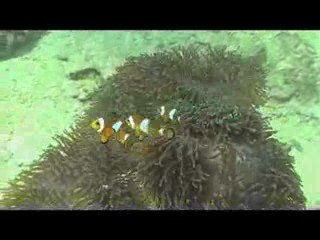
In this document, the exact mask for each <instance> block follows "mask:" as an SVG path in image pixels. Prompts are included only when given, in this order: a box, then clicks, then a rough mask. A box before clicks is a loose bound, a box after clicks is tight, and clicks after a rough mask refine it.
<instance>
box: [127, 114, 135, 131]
mask: <svg viewBox="0 0 320 240" xmlns="http://www.w3.org/2000/svg"><path fill="white" fill-rule="evenodd" d="M128 120H129V125H130V127H131V128H133V129H134V128H135V127H136V124H135V122H134V119H133V117H132V116H131V115H130V116H129V118H128Z"/></svg>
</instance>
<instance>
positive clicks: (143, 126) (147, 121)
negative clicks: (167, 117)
mask: <svg viewBox="0 0 320 240" xmlns="http://www.w3.org/2000/svg"><path fill="white" fill-rule="evenodd" d="M149 124H150V119H148V118H145V119H143V120H142V121H141V124H140V129H141V131H143V132H144V133H148V131H149Z"/></svg>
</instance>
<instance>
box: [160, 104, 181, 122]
mask: <svg viewBox="0 0 320 240" xmlns="http://www.w3.org/2000/svg"><path fill="white" fill-rule="evenodd" d="M176 112H177V109H175V108H174V109H171V110H170V111H169V112H167V111H166V108H165V106H161V107H160V116H161V118H162V119H163V120H164V121H165V122H173V123H180V122H181V117H180V116H177V114H176Z"/></svg>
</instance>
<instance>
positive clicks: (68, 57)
mask: <svg viewBox="0 0 320 240" xmlns="http://www.w3.org/2000/svg"><path fill="white" fill-rule="evenodd" d="M197 41H198V42H205V43H209V44H211V45H221V44H225V45H227V47H228V48H229V49H232V50H238V51H240V52H242V53H243V54H245V55H249V54H254V53H255V52H257V51H258V50H259V49H261V48H262V47H265V48H266V50H267V62H266V65H265V68H266V69H267V72H268V75H267V85H268V87H269V92H270V95H271V97H270V100H269V102H268V104H267V105H266V106H265V107H263V108H262V109H261V110H262V112H263V113H264V114H265V115H267V116H270V117H271V119H272V120H271V125H272V127H273V128H274V129H276V130H277V131H278V133H277V134H276V135H275V137H277V138H278V139H279V140H281V141H283V142H287V143H289V144H291V145H292V151H291V154H292V155H293V156H294V157H295V159H296V170H297V172H298V173H299V174H300V176H301V179H302V182H303V190H304V193H305V195H306V197H307V199H308V205H309V206H313V205H319V204H320V184H318V182H320V179H319V178H320V177H319V176H320V170H319V169H320V158H319V156H318V154H319V153H320V150H319V146H320V127H319V125H320V124H319V123H320V120H319V119H320V103H319V102H318V97H320V95H319V94H318V93H319V91H318V90H319V89H320V87H319V84H320V79H319V76H320V74H319V73H320V72H319V71H320V60H319V52H320V32H316V31H314V32H312V31H290V32H285V31H283V32H278V31H250V32H248V31H233V32H226V31H218V32H214V31H51V32H50V33H49V34H47V35H45V36H44V37H43V38H42V39H41V40H40V41H39V42H38V44H37V45H36V47H34V48H33V49H32V50H31V51H29V52H28V53H26V54H24V55H23V56H20V57H15V58H9V59H6V60H2V61H0V81H1V85H0V86H1V88H0V188H1V189H3V188H5V187H6V186H7V182H8V181H9V180H10V179H13V178H14V177H15V176H16V175H17V174H18V173H19V172H20V171H21V170H22V169H23V168H25V167H27V166H28V164H30V163H31V161H33V160H35V159H37V158H38V156H39V154H41V153H42V151H43V149H44V148H46V147H47V146H48V144H50V143H52V136H54V135H55V134H60V133H62V131H63V130H64V129H65V128H68V127H69V126H70V125H72V124H73V119H74V117H75V116H76V115H78V114H81V113H82V112H83V110H84V109H85V108H86V107H87V106H88V103H86V102H83V101H82V98H81V96H85V95H86V94H88V93H90V92H92V91H94V90H95V89H96V88H97V82H96V80H94V79H87V80H84V81H78V82H76V81H70V79H68V77H67V76H68V74H69V73H70V72H74V71H77V70H79V69H84V68H87V67H94V68H96V69H99V70H100V71H101V73H102V75H103V76H104V77H107V76H109V75H111V74H113V73H114V72H115V68H116V67H117V66H119V65H121V64H122V63H123V62H124V60H125V58H127V57H129V56H136V55H139V54H141V53H150V52H154V51H157V50H161V49H165V48H167V47H171V46H176V45H180V44H182V45H186V44H188V43H192V42H197ZM290 96H291V97H290Z"/></svg>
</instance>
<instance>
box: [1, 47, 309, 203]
mask: <svg viewBox="0 0 320 240" xmlns="http://www.w3.org/2000/svg"><path fill="white" fill-rule="evenodd" d="M264 57H265V52H264V51H263V50H262V51H260V52H259V54H257V55H256V56H251V57H243V56H241V55H239V54H237V53H236V52H230V51H227V50H226V48H225V47H216V48H211V47H210V46H208V45H204V44H197V45H192V46H190V47H187V48H182V47H177V48H174V49H171V50H166V51H162V52H157V53H154V54H151V55H141V56H138V57H131V58H128V59H127V61H126V62H125V63H124V64H123V65H122V66H120V67H118V68H117V72H116V74H114V75H112V76H111V77H110V79H108V80H109V81H107V82H106V83H105V85H103V86H102V87H101V91H100V92H99V93H97V95H96V96H95V100H94V103H93V106H92V107H91V108H90V109H89V110H88V111H87V112H86V114H85V116H84V117H82V118H81V119H79V120H78V121H77V125H76V127H75V128H73V129H72V130H71V131H70V132H66V133H65V134H64V135H63V136H57V137H56V141H57V142H58V146H56V147H53V146H50V147H49V148H48V149H47V150H46V151H45V152H44V153H43V155H42V156H41V158H40V159H39V160H38V161H36V162H34V163H33V164H32V165H31V166H30V168H29V169H28V170H25V171H23V172H22V173H21V174H20V175H19V176H18V177H17V178H16V179H15V180H14V181H12V182H11V183H10V188H8V189H7V190H6V192H4V194H3V199H2V200H0V205H2V206H5V207H8V208H13V209H21V208H29V209H30V208H32V209H34V208H37V209H38V208H45V209H47V208H50V209H57V208H63V209H119V208H120V209H128V208H134V209H148V208H157V209H170V208H171V209H172V208H174V209H302V208H304V207H305V198H304V196H303V193H302V191H301V188H300V187H301V186H300V179H299V176H298V175H297V174H296V172H295V171H294V168H293V158H292V157H291V156H289V155H288V149H287V147H286V146H283V145H282V144H280V143H279V142H278V141H277V140H275V139H273V138H272V137H271V135H272V134H273V131H272V130H271V129H270V128H269V127H268V122H267V119H265V118H263V117H262V116H261V114H260V113H259V112H258V111H257V110H256V106H259V105H261V104H263V103H264V102H265V93H264V84H265V73H264V71H263V69H262V67H261V66H262V63H263V62H264ZM161 105H166V106H167V107H168V108H172V107H177V109H178V111H179V114H181V117H182V123H181V124H180V125H179V127H177V129H176V136H175V137H174V138H173V139H172V140H170V141H161V142H155V143H152V144H150V145H151V149H149V151H148V152H146V153H144V154H142V155H141V154H136V153H135V152H130V151H125V150H124V149H122V148H121V146H120V145H119V144H117V143H116V142H110V143H109V144H107V145H103V144H100V142H99V138H98V137H97V135H96V133H95V132H94V131H92V129H91V128H90V123H91V121H92V120H93V119H95V118H96V117H98V116H99V117H107V118H108V117H112V116H113V115H118V116H119V115H120V116H125V115H128V114H129V113H132V112H139V113H140V114H143V115H144V116H146V117H152V116H153V115H154V114H156V108H157V107H158V106H161Z"/></svg>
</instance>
